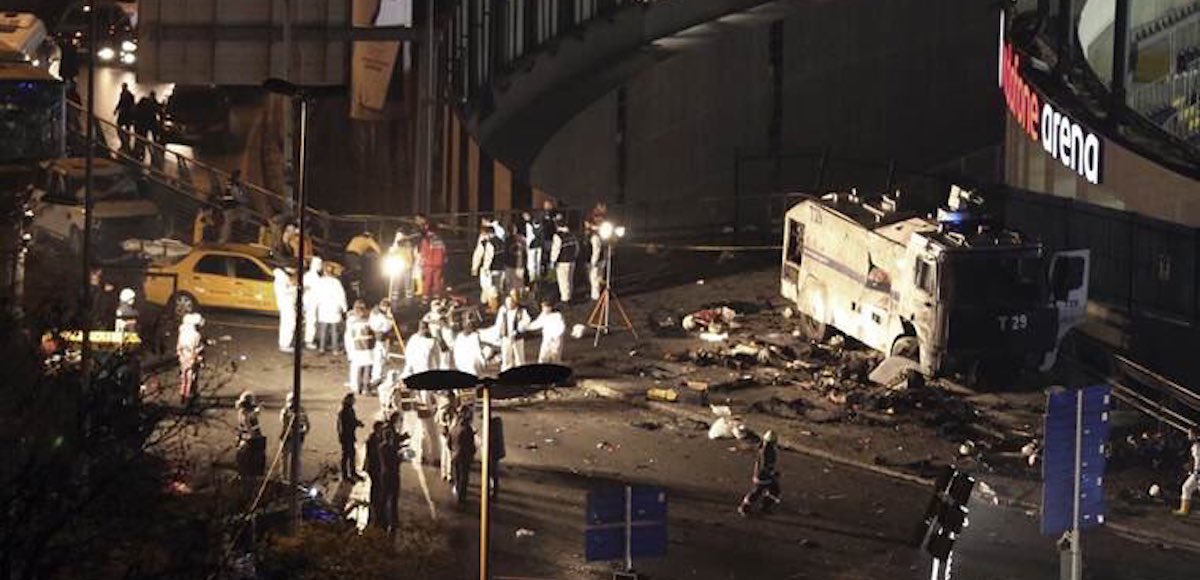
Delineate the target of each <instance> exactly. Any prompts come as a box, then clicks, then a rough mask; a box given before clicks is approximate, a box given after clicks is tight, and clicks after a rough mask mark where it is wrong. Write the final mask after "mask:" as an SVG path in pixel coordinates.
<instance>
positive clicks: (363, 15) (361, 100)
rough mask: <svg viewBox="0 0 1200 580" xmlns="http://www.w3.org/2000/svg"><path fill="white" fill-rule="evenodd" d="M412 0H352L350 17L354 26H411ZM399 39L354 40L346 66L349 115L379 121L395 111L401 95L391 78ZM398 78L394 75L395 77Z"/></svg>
mask: <svg viewBox="0 0 1200 580" xmlns="http://www.w3.org/2000/svg"><path fill="white" fill-rule="evenodd" d="M412 16H413V14H412V0H354V3H353V11H352V13H351V18H352V21H353V23H354V26H355V27H357V28H370V27H374V26H408V27H411V26H412ZM400 50H401V41H390V40H385V41H359V42H355V43H354V49H353V52H352V65H351V69H350V116H351V118H354V119H358V120H362V121H383V120H387V119H390V118H393V117H395V116H396V115H397V114H398V113H399V107H397V106H396V104H395V103H396V102H397V101H399V100H400V97H401V96H402V95H400V94H395V93H397V92H399V91H400V90H401V88H400V87H401V85H400V83H398V82H393V79H394V77H395V73H396V60H397V58H398V57H399V55H400ZM396 80H398V79H396Z"/></svg>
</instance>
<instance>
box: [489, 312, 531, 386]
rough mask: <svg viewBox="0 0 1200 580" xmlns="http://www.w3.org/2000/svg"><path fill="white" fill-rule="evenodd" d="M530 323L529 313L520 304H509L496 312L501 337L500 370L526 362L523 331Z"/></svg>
mask: <svg viewBox="0 0 1200 580" xmlns="http://www.w3.org/2000/svg"><path fill="white" fill-rule="evenodd" d="M528 325H529V314H528V313H527V312H525V309H524V308H521V307H520V306H519V305H518V306H517V307H516V308H509V307H508V305H507V304H505V305H504V306H501V307H500V310H499V311H498V312H496V335H497V336H499V337H500V371H501V372H504V371H506V370H508V369H511V368H513V367H519V366H521V365H523V364H525V339H524V338H522V337H521V333H522V332H524V331H525V328H526V327H527V326H528Z"/></svg>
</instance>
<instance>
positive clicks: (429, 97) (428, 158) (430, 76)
mask: <svg viewBox="0 0 1200 580" xmlns="http://www.w3.org/2000/svg"><path fill="white" fill-rule="evenodd" d="M433 10H434V7H433V0H429V1H428V3H427V4H426V13H427V14H426V15H425V26H426V27H427V28H428V33H429V34H428V39H427V40H426V43H427V46H426V47H425V52H426V63H425V69H426V72H425V74H426V79H425V80H426V82H425V159H424V161H425V164H424V165H425V166H424V170H425V179H424V181H425V183H424V185H425V195H424V198H423V199H422V200H421V211H424V212H426V213H432V212H433V140H434V139H433V131H434V124H435V120H434V117H435V116H436V112H437V111H436V105H437V88H436V85H437V72H436V70H435V69H434V67H435V66H437V65H436V62H437V55H436V54H435V53H436V51H437V48H436V46H435V44H434V38H433V37H434V34H433Z"/></svg>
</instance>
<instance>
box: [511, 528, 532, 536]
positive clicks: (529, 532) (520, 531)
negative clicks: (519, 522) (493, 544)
mask: <svg viewBox="0 0 1200 580" xmlns="http://www.w3.org/2000/svg"><path fill="white" fill-rule="evenodd" d="M536 535H537V532H535V531H533V530H530V529H528V528H520V529H518V530H517V533H516V536H517V538H532V537H534V536H536Z"/></svg>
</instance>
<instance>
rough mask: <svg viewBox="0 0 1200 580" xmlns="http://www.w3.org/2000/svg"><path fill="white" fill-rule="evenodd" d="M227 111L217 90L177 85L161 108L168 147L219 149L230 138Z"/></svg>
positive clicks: (225, 96) (221, 92)
mask: <svg viewBox="0 0 1200 580" xmlns="http://www.w3.org/2000/svg"><path fill="white" fill-rule="evenodd" d="M229 109H230V107H229V95H228V94H226V92H225V91H224V90H223V89H221V88H220V87H214V86H206V85H178V86H176V87H175V90H173V91H172V92H171V94H170V95H169V96H167V102H166V105H165V106H164V107H163V124H162V128H163V136H164V138H165V139H166V141H167V142H170V143H184V144H189V145H191V144H197V143H212V144H217V145H220V144H222V143H223V142H224V141H225V138H226V137H227V136H228V135H229Z"/></svg>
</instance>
